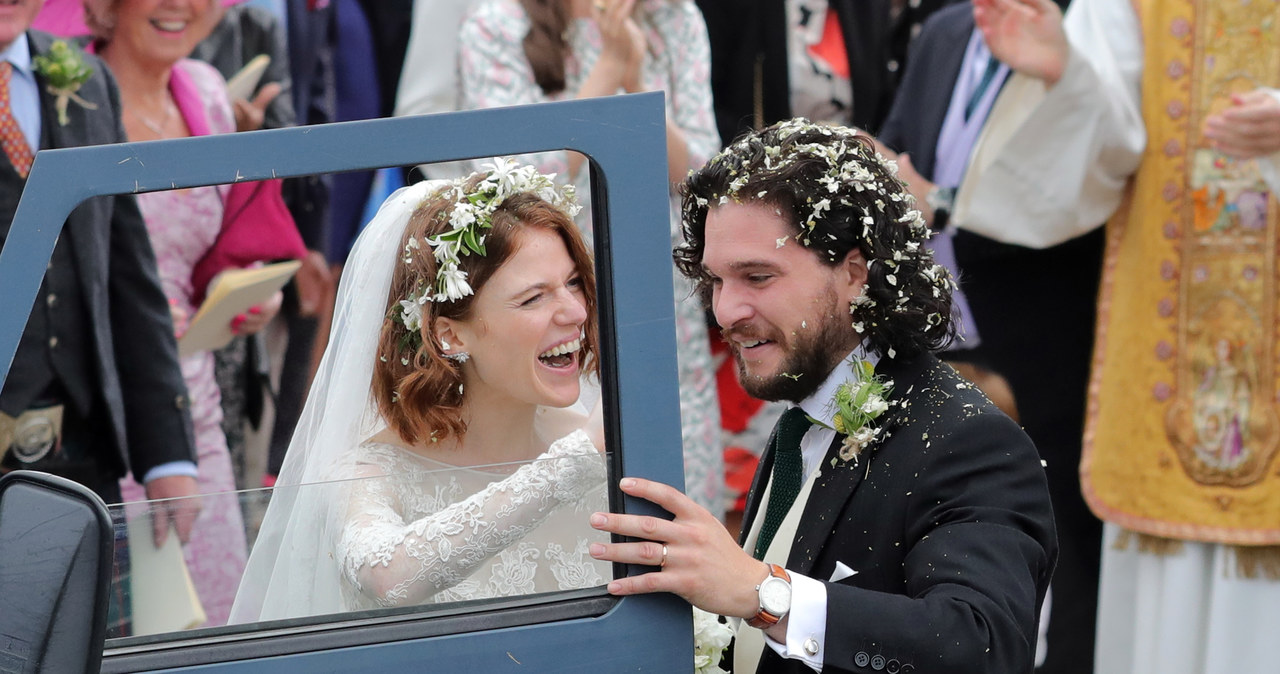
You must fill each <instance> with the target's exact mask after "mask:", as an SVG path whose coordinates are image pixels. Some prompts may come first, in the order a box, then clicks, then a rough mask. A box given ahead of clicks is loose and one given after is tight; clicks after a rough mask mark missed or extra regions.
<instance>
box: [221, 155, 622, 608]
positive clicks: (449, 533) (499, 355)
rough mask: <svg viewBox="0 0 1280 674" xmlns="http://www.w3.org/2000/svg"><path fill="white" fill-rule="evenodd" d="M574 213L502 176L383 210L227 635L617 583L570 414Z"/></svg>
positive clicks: (587, 438) (579, 328)
mask: <svg viewBox="0 0 1280 674" xmlns="http://www.w3.org/2000/svg"><path fill="white" fill-rule="evenodd" d="M576 210H577V204H576V201H575V199H574V198H573V192H572V188H571V187H556V186H555V185H554V184H553V183H552V181H551V179H550V178H549V177H547V176H544V175H541V174H539V173H537V172H536V171H535V170H534V169H533V168H532V167H529V166H519V167H517V166H515V165H513V164H511V163H508V162H506V161H504V160H497V163H496V164H495V165H494V169H493V171H492V172H486V173H484V174H477V175H474V176H471V177H469V178H467V179H461V180H457V181H450V182H440V181H433V182H420V183H417V184H415V185H413V186H411V187H407V188H404V189H402V190H400V191H398V192H396V193H395V194H393V195H392V196H391V198H390V199H388V201H387V202H386V203H384V204H383V207H382V208H381V210H379V212H378V215H377V217H375V218H374V220H373V222H371V223H370V224H369V226H368V227H367V228H366V229H365V231H364V232H363V233H362V234H361V236H360V239H359V241H358V242H357V243H356V246H355V250H354V251H353V252H352V263H351V265H349V268H348V271H347V273H346V274H344V276H343V279H342V288H341V289H340V291H339V295H340V299H339V307H338V311H337V313H336V316H335V323H334V326H333V330H332V333H331V340H330V342H329V347H328V349H327V350H326V353H325V356H324V358H323V360H322V362H321V365H320V370H319V374H318V375H317V379H316V382H315V385H314V386H313V387H312V390H311V395H310V397H309V398H308V400H307V406H306V409H305V410H304V412H303V417H302V420H301V421H300V423H299V426H298V433H297V435H296V436H295V437H294V441H293V444H292V445H291V446H290V448H289V452H288V455H287V457H286V460H285V465H284V469H283V471H282V472H281V475H280V482H278V483H277V489H276V495H275V498H273V499H272V501H271V504H270V506H269V509H268V512H267V516H266V519H265V521H264V523H263V529H262V534H261V536H260V537H259V539H258V543H257V544H256V545H255V547H254V550H253V554H252V556H251V558H250V561H249V568H248V570H247V571H246V573H245V579H244V582H243V584H242V585H241V587H240V591H239V594H238V595H237V599H236V606H235V609H234V610H233V616H232V619H233V620H234V621H236V622H241V621H252V620H262V619H273V618H285V617H296V616H302V615H314V614H323V613H333V612H337V611H346V610H358V609H365V608H375V607H379V606H399V605H411V604H420V603H426V602H441V601H458V600H465V599H479V598H485V597H498V596H512V595H519V594H526V593H530V592H545V591H553V590H567V589H575V588H582V587H590V586H594V585H599V584H602V583H603V582H605V581H606V580H607V578H608V577H609V574H610V569H609V567H608V565H605V564H601V563H598V562H595V561H594V560H592V559H591V558H590V557H589V556H588V555H587V548H588V546H589V544H590V542H591V540H593V539H595V538H597V536H596V534H595V533H594V532H593V531H592V530H591V529H590V527H588V526H587V524H586V520H585V512H587V511H589V509H592V508H597V507H600V506H602V505H603V504H604V503H606V498H605V492H604V479H605V467H604V462H603V460H602V459H601V456H600V454H599V450H598V449H597V447H600V446H602V445H603V441H602V439H601V438H602V434H603V429H602V427H601V425H600V418H599V417H598V416H597V417H595V420H594V423H593V424H589V423H588V418H587V415H586V414H584V413H583V412H582V411H581V410H579V409H572V408H573V407H574V406H575V403H577V402H578V401H579V398H580V396H581V393H582V392H581V381H582V378H583V377H586V376H594V373H595V371H596V362H597V361H596V352H597V324H596V294H595V278H594V268H593V263H592V260H591V255H590V253H589V252H588V250H587V247H586V245H585V243H584V242H583V240H582V237H581V235H580V234H579V233H578V231H577V228H576V226H575V225H574V222H573V215H574V213H575V212H576ZM477 239H481V240H483V248H479V247H477V246H476V245H475V244H473V243H465V242H467V241H475V240H477ZM584 426H588V427H589V428H590V430H591V433H590V434H588V433H587V432H584V430H582V429H583V427H584ZM353 478H354V479H353ZM295 485H307V486H304V487H301V488H294V486H295ZM282 486H288V487H289V488H281V487H282Z"/></svg>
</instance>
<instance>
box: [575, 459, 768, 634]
mask: <svg viewBox="0 0 1280 674" xmlns="http://www.w3.org/2000/svg"><path fill="white" fill-rule="evenodd" d="M619 486H620V487H622V491H624V492H626V493H627V494H629V495H631V496H635V497H637V498H642V499H645V500H647V501H652V502H653V503H656V504H658V505H659V506H661V507H662V508H664V509H665V510H667V511H668V512H670V513H671V514H673V515H675V519H674V520H665V519H662V518H659V517H649V516H644V515H621V514H617V513H595V514H594V515H592V516H591V526H593V527H595V528H596V529H599V530H601V531H608V532H610V533H615V534H620V535H623V536H632V537H634V538H641V539H646V540H642V541H636V542H629V543H608V544H606V543H594V544H592V545H591V556H592V557H595V558H596V559H601V560H606V561H611V562H622V563H624V564H642V565H649V566H659V565H661V564H662V563H663V547H664V546H665V547H666V565H665V566H662V567H661V568H660V569H656V570H654V571H651V572H649V573H644V574H641V575H638V576H629V577H626V578H619V579H617V580H614V581H613V582H611V583H609V592H610V593H611V594H616V595H628V594H645V593H649V592H672V593H675V594H678V595H680V596H681V597H683V598H684V599H685V600H686V601H688V602H689V603H690V604H693V605H694V606H697V607H698V608H700V609H703V610H705V611H710V612H712V613H718V614H720V615H723V616H736V617H739V618H750V617H752V616H754V615H755V614H756V611H757V610H758V609H759V608H760V602H759V598H758V595H757V594H756V585H757V584H758V583H760V581H762V580H764V578H765V577H766V576H768V575H769V568H768V567H767V566H766V565H765V563H764V562H761V561H759V560H757V559H754V558H752V557H751V555H748V554H747V553H746V552H744V551H743V550H742V548H741V547H739V546H738V544H737V542H736V541H734V540H733V537H732V536H730V535H729V532H728V530H726V529H725V528H724V525H723V524H721V523H720V520H718V519H716V518H715V516H713V515H712V514H711V513H710V512H707V510H706V509H705V508H703V507H702V506H700V505H698V504H697V503H694V502H693V501H692V500H690V499H689V497H687V496H685V495H684V494H682V493H680V492H679V491H678V490H676V489H675V488H673V487H670V486H668V485H665V484H661V483H659V482H652V481H649V480H642V479H640V478H632V477H628V478H623V479H622V481H621V482H620V483H619Z"/></svg>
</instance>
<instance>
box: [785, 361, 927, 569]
mask: <svg viewBox="0 0 1280 674" xmlns="http://www.w3.org/2000/svg"><path fill="white" fill-rule="evenodd" d="M934 360H935V358H934V357H933V356H932V355H924V356H920V357H917V358H913V359H911V360H909V361H904V360H902V359H896V360H891V359H887V358H882V359H881V360H880V365H878V366H877V367H876V374H877V375H878V376H883V377H885V378H887V379H889V380H892V381H893V392H892V393H891V394H890V396H889V400H890V402H891V403H894V404H892V405H891V406H890V408H889V411H888V412H886V413H885V415H884V416H882V417H880V419H877V420H876V422H873V423H875V424H876V425H877V426H879V427H880V428H881V432H880V435H879V437H878V438H877V439H876V440H875V442H874V443H872V445H871V446H870V447H867V448H865V449H864V450H863V451H862V453H861V454H860V455H859V456H858V459H857V460H856V461H842V460H840V447H841V445H842V444H843V442H844V438H845V436H843V435H840V434H836V437H835V439H834V440H832V441H831V445H830V446H829V447H827V454H826V456H825V457H823V459H822V465H820V466H819V467H818V470H820V471H821V473H820V474H819V475H818V478H817V480H816V481H815V482H814V485H813V491H812V492H810V494H809V500H808V501H807V502H805V505H804V511H803V513H802V514H801V516H800V523H799V525H798V526H797V527H796V536H795V540H794V541H792V543H791V554H790V555H789V556H788V557H787V568H788V569H790V570H792V571H795V572H796V573H799V574H803V575H809V574H810V573H811V572H812V570H813V565H814V561H815V560H816V559H817V558H818V553H820V552H821V551H822V548H823V546H825V545H826V542H827V540H828V539H829V538H830V537H831V534H832V533H833V532H834V530H835V526H834V523H835V521H836V519H837V518H838V516H839V515H840V512H841V511H842V510H844V508H845V504H847V503H848V502H849V500H850V499H852V498H853V495H854V492H856V491H857V489H858V487H859V486H861V485H862V483H863V481H864V480H865V479H866V476H867V474H868V473H869V472H870V471H871V467H872V466H871V464H872V463H873V462H874V461H875V460H876V458H877V456H878V454H879V452H880V451H881V449H883V447H884V445H885V443H886V442H887V441H888V440H889V438H890V436H891V435H892V434H893V431H894V429H895V428H896V427H897V426H899V425H900V423H901V421H902V418H903V415H904V414H906V413H907V406H906V405H903V404H901V403H902V402H903V401H904V400H906V399H907V396H908V395H909V393H908V392H909V391H912V390H913V388H914V386H915V383H916V381H917V380H918V379H919V378H920V373H921V372H922V371H923V370H924V369H925V367H927V366H928V365H929V364H930V363H931V362H933V361H934Z"/></svg>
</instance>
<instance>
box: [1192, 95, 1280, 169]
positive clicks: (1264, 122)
mask: <svg viewBox="0 0 1280 674" xmlns="http://www.w3.org/2000/svg"><path fill="white" fill-rule="evenodd" d="M1204 135H1205V138H1208V139H1209V142H1210V143H1212V144H1213V147H1214V149H1216V150H1218V151H1219V152H1221V153H1223V154H1225V155H1230V156H1232V157H1236V158H1238V159H1254V158H1256V157H1265V156H1267V155H1270V154H1274V153H1276V152H1280V99H1277V98H1276V97H1275V96H1274V95H1273V94H1272V93H1270V92H1268V91H1267V90H1266V89H1254V90H1253V91H1250V92H1248V93H1244V94H1234V95H1232V96H1231V106H1230V107H1228V108H1227V109H1226V110H1223V111H1222V112H1219V113H1217V114H1214V115H1210V116H1209V117H1208V119H1206V120H1205V121H1204Z"/></svg>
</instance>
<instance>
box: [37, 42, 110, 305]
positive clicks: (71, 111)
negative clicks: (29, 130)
mask: <svg viewBox="0 0 1280 674" xmlns="http://www.w3.org/2000/svg"><path fill="white" fill-rule="evenodd" d="M27 40H28V44H29V45H30V47H31V56H32V58H34V57H36V56H39V55H41V54H44V53H45V52H47V51H48V50H49V48H50V47H51V46H52V44H53V39H52V38H51V37H50V36H48V35H46V34H43V33H39V32H32V31H28V32H27ZM93 76H94V77H95V78H97V77H102V75H101V74H99V73H94V75H93ZM36 88H37V89H38V90H39V92H40V127H41V129H40V136H41V143H40V149H42V150H45V149H57V148H67V147H80V146H82V145H87V144H89V135H88V132H89V124H91V123H93V122H94V121H96V120H93V119H91V118H89V117H88V115H91V114H97V115H106V116H107V117H106V119H107V120H109V119H110V114H111V112H110V108H109V107H108V105H109V101H105V100H104V101H92V102H94V103H96V104H97V105H98V109H97V110H96V111H91V110H88V109H86V108H85V107H84V106H82V105H80V104H78V103H76V102H75V101H71V102H70V104H69V105H68V107H67V117H68V120H67V124H65V125H63V124H59V123H58V112H57V100H56V99H55V97H54V96H53V94H50V93H49V90H48V87H47V83H46V82H45V80H44V76H43V75H41V74H40V73H36ZM82 95H83V94H82ZM99 123H101V122H99ZM107 123H110V122H109V121H108V122H107ZM85 212H86V211H85V206H84V205H81V206H78V207H77V208H76V209H75V210H73V211H71V215H70V216H69V217H68V218H67V222H66V224H65V225H63V228H62V234H61V235H60V236H64V237H67V240H68V242H69V244H70V246H71V253H72V255H73V256H74V257H75V261H76V268H77V273H76V276H77V277H78V278H79V280H80V287H81V290H82V291H83V292H84V296H85V297H86V298H95V297H97V295H96V294H94V292H93V291H94V284H95V279H97V278H98V275H97V270H98V269H99V268H100V267H101V266H102V264H101V263H100V262H99V260H100V259H103V258H105V255H106V253H105V251H99V250H95V249H96V248H99V247H100V246H96V245H94V242H99V243H101V244H103V245H105V242H106V239H105V238H104V237H103V236H100V235H105V234H106V232H96V231H94V228H93V226H92V225H91V223H90V222H89V221H88V219H87V218H85V217H84V215H83V214H84V213H85Z"/></svg>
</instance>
